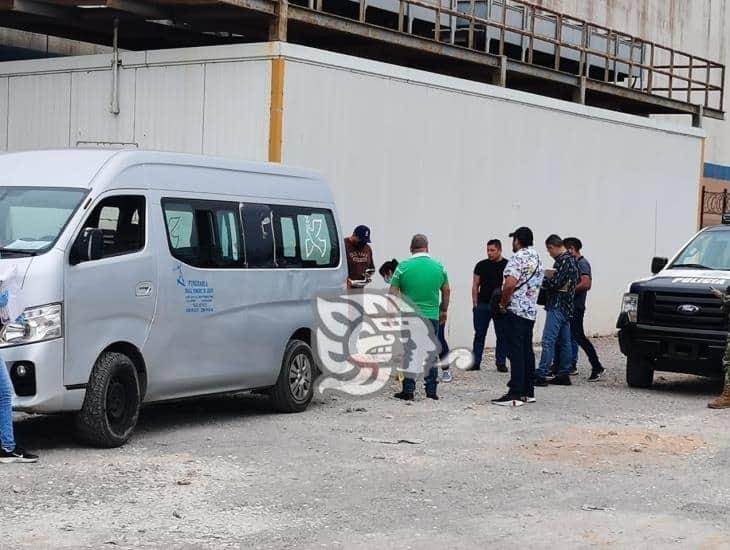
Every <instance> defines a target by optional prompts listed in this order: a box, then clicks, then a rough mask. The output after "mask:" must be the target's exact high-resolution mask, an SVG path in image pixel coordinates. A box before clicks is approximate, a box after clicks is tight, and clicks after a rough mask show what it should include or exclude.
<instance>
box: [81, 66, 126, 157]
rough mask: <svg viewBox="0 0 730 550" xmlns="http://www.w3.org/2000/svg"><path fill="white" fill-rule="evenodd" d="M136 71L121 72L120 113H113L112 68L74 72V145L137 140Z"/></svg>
mask: <svg viewBox="0 0 730 550" xmlns="http://www.w3.org/2000/svg"><path fill="white" fill-rule="evenodd" d="M135 72H136V71H135V70H133V69H126V70H122V71H120V75H119V106H120V110H119V114H118V115H113V114H112V113H110V112H109V107H110V104H111V97H112V75H111V71H90V72H79V73H73V75H72V78H73V86H72V90H73V97H72V100H71V146H75V145H76V144H77V143H79V142H117V143H119V142H124V143H131V142H133V141H134V100H135V98H134V79H135Z"/></svg>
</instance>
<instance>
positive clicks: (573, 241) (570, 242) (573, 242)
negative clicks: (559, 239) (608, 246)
mask: <svg viewBox="0 0 730 550" xmlns="http://www.w3.org/2000/svg"><path fill="white" fill-rule="evenodd" d="M563 244H564V245H565V246H566V247H570V248H575V249H576V250H583V243H582V242H581V240H580V239H579V238H578V237H566V238H565V239H563Z"/></svg>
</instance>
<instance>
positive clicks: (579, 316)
mask: <svg viewBox="0 0 730 550" xmlns="http://www.w3.org/2000/svg"><path fill="white" fill-rule="evenodd" d="M585 315H586V310H585V309H576V310H575V312H574V313H573V319H572V320H571V322H570V328H571V331H572V333H573V341H574V342H575V343H576V344H577V345H576V346H574V349H575V352H574V354H573V364H574V365H575V364H576V363H577V362H578V347H580V348H581V349H582V350H583V351H584V352H585V354H586V357H588V362H589V363H590V364H591V368H592V369H593V370H594V371H597V370H601V368H602V366H601V361H600V359H598V354H597V353H596V348H594V347H593V344H591V341H590V340H589V339H588V336H586V331H585V328H584V327H583V319H584V318H585Z"/></svg>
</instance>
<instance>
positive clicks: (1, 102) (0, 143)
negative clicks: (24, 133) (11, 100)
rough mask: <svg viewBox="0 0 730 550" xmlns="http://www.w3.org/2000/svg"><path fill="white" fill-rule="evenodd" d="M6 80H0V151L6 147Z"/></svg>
mask: <svg viewBox="0 0 730 550" xmlns="http://www.w3.org/2000/svg"><path fill="white" fill-rule="evenodd" d="M8 86H9V84H8V79H7V78H0V151H4V150H5V149H7V147H8Z"/></svg>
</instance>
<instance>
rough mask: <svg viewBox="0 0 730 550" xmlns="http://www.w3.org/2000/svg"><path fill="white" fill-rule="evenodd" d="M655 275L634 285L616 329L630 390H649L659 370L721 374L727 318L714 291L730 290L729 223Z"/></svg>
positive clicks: (661, 262) (660, 265)
mask: <svg viewBox="0 0 730 550" xmlns="http://www.w3.org/2000/svg"><path fill="white" fill-rule="evenodd" d="M651 271H652V273H653V274H654V276H652V277H650V278H647V279H643V280H640V281H635V282H633V283H631V285H630V287H629V291H628V292H627V293H626V294H625V295H624V297H623V304H622V308H621V314H620V315H619V319H618V323H617V328H618V329H619V344H620V347H621V352H622V353H623V354H624V355H625V356H626V358H627V360H626V381H627V383H628V385H629V386H632V387H638V388H648V387H650V386H651V385H652V383H653V380H654V372H655V371H669V372H682V373H688V374H697V375H701V376H719V375H720V374H721V373H722V357H723V353H724V352H725V343H726V340H727V336H728V319H727V316H726V314H725V313H724V312H723V310H722V307H721V306H722V304H721V301H720V299H718V298H717V297H715V296H713V294H712V289H713V288H716V289H718V290H722V291H725V290H726V289H727V287H728V286H730V219H723V225H719V226H714V227H710V228H707V229H703V230H702V231H700V232H699V233H698V234H697V235H695V237H694V238H693V239H692V240H691V241H690V242H689V243H688V244H687V245H686V246H685V247H684V248H683V249H682V250H681V251H680V252H679V253H678V254H677V255H676V256H675V257H674V258H673V259H672V260H671V261H669V260H668V259H667V258H654V260H653V261H652V269H651Z"/></svg>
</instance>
